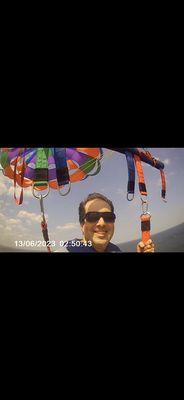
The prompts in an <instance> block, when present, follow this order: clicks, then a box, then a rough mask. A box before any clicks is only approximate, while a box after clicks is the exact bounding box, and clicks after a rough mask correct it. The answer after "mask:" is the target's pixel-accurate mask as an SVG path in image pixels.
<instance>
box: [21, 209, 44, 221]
mask: <svg viewBox="0 0 184 400" xmlns="http://www.w3.org/2000/svg"><path fill="white" fill-rule="evenodd" d="M17 217H19V218H23V219H24V222H26V221H32V222H40V221H41V215H39V214H35V213H30V212H28V211H19V213H18V214H17Z"/></svg>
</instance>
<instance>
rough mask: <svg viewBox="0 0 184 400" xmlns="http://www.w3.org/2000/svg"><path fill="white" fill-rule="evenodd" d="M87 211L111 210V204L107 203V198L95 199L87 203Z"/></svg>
mask: <svg viewBox="0 0 184 400" xmlns="http://www.w3.org/2000/svg"><path fill="white" fill-rule="evenodd" d="M85 211H86V213H87V212H92V211H103V212H105V211H111V206H110V204H108V203H106V201H105V200H102V199H94V200H90V201H88V202H87V203H86V205H85Z"/></svg>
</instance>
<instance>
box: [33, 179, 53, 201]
mask: <svg viewBox="0 0 184 400" xmlns="http://www.w3.org/2000/svg"><path fill="white" fill-rule="evenodd" d="M35 187H36V183H33V186H32V192H33V196H34V197H35V198H36V199H38V200H41V199H45V197H47V196H48V194H49V193H50V186H49V184H48V183H47V188H46V189H45V190H47V193H45V194H42V193H41V194H39V196H37V195H36V194H35V193H36V191H37V192H38V190H36V189H35Z"/></svg>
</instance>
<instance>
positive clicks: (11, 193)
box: [7, 186, 33, 198]
mask: <svg viewBox="0 0 184 400" xmlns="http://www.w3.org/2000/svg"><path fill="white" fill-rule="evenodd" d="M14 191H15V190H14V186H11V187H10V188H9V189H8V191H7V194H8V196H12V197H13V196H14ZM20 192H21V187H20V186H17V189H16V193H17V196H18V195H19V193H20ZM23 193H24V198H25V197H29V198H30V197H33V193H32V188H31V187H30V188H26V189H24V192H23Z"/></svg>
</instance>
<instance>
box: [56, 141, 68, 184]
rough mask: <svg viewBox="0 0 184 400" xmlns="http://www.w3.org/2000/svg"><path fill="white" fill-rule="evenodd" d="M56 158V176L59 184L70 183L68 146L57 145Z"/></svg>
mask: <svg viewBox="0 0 184 400" xmlns="http://www.w3.org/2000/svg"><path fill="white" fill-rule="evenodd" d="M54 159H55V164H56V176H57V182H58V186H59V187H61V186H63V185H68V183H69V182H70V177H69V172H68V166H67V161H66V148H63V147H55V148H54Z"/></svg>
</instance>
